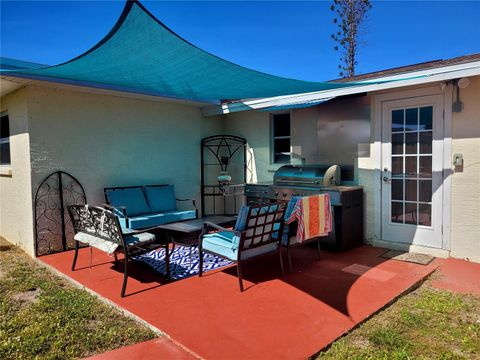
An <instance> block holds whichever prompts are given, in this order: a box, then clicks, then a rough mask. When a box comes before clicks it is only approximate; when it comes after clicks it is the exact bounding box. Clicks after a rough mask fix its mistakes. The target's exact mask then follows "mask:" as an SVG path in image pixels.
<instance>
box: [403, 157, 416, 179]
mask: <svg viewBox="0 0 480 360" xmlns="http://www.w3.org/2000/svg"><path fill="white" fill-rule="evenodd" d="M405 176H408V177H416V176H417V157H416V156H407V157H405Z"/></svg>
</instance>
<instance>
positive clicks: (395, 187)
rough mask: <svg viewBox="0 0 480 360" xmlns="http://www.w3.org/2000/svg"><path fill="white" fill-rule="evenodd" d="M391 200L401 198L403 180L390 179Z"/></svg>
mask: <svg viewBox="0 0 480 360" xmlns="http://www.w3.org/2000/svg"><path fill="white" fill-rule="evenodd" d="M392 200H403V180H399V179H392Z"/></svg>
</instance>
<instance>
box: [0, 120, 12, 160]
mask: <svg viewBox="0 0 480 360" xmlns="http://www.w3.org/2000/svg"><path fill="white" fill-rule="evenodd" d="M0 165H10V124H9V121H8V114H7V113H6V112H2V113H0Z"/></svg>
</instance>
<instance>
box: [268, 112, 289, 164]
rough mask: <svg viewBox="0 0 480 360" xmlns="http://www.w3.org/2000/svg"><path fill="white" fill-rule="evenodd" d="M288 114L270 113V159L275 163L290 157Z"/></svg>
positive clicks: (285, 160) (280, 162) (286, 161)
mask: <svg viewBox="0 0 480 360" xmlns="http://www.w3.org/2000/svg"><path fill="white" fill-rule="evenodd" d="M290 145H291V136H290V114H274V115H272V149H273V150H272V160H273V163H275V164H284V163H289V162H290V159H291V150H290Z"/></svg>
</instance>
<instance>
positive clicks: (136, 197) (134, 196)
mask: <svg viewBox="0 0 480 360" xmlns="http://www.w3.org/2000/svg"><path fill="white" fill-rule="evenodd" d="M106 194H107V197H108V200H109V202H110V204H112V205H113V206H115V207H119V206H125V207H126V208H127V215H128V216H136V215H141V214H146V213H148V212H150V208H149V207H148V204H147V201H146V200H145V195H144V194H143V190H142V188H140V187H135V188H125V189H117V190H107V191H106Z"/></svg>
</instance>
